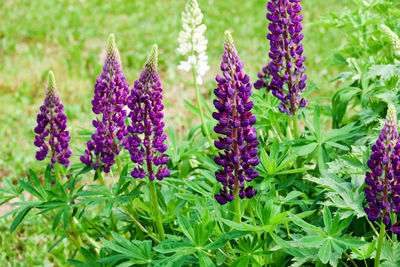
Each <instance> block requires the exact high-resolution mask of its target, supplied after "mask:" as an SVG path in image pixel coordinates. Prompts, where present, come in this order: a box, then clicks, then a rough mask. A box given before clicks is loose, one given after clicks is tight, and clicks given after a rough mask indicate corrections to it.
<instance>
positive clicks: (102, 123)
mask: <svg viewBox="0 0 400 267" xmlns="http://www.w3.org/2000/svg"><path fill="white" fill-rule="evenodd" d="M128 94H129V83H128V82H127V80H126V78H125V74H124V72H123V71H122V66H121V61H120V57H119V52H118V49H117V46H116V44H115V39H114V35H113V34H110V37H109V38H108V43H107V57H106V60H105V63H104V66H103V72H102V73H101V75H100V76H99V77H97V81H96V84H95V85H94V98H93V100H92V110H93V112H94V113H95V114H96V115H98V117H97V118H96V119H95V120H93V126H94V127H95V128H96V131H95V132H94V133H93V134H92V139H91V140H89V141H88V142H87V149H86V150H85V155H83V156H81V161H82V162H83V163H85V164H86V165H87V166H90V165H92V164H93V163H94V169H96V170H97V169H98V168H99V167H100V161H101V162H102V166H101V167H102V170H103V171H104V172H109V171H110V168H111V166H112V165H113V164H114V162H115V159H114V157H115V155H118V154H119V152H120V149H121V147H123V144H124V141H125V136H126V135H127V134H128V131H127V128H126V125H125V118H126V116H127V112H126V110H125V109H124V107H125V105H126V103H127V98H128Z"/></svg>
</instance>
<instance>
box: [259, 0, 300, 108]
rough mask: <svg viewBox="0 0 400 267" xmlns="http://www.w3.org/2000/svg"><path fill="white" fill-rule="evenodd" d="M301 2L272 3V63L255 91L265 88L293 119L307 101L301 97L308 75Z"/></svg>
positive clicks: (263, 73)
mask: <svg viewBox="0 0 400 267" xmlns="http://www.w3.org/2000/svg"><path fill="white" fill-rule="evenodd" d="M300 2H301V0H270V1H269V2H268V4H267V8H268V11H269V12H270V13H267V19H268V20H269V21H270V23H269V26H268V29H269V30H270V33H268V35H267V39H268V40H269V41H270V53H269V57H270V59H271V61H270V62H269V63H268V64H267V65H265V66H264V67H263V69H262V71H260V72H259V73H258V78H259V79H258V80H257V81H256V82H255V83H254V88H256V89H261V88H266V89H267V91H271V92H272V94H273V95H274V96H276V97H277V98H278V99H280V100H281V103H280V105H279V110H280V112H282V113H287V114H288V115H293V114H295V113H296V111H297V110H298V109H299V107H305V106H306V105H307V104H308V101H307V100H306V99H305V98H302V97H301V93H303V92H304V91H305V90H306V80H307V75H304V72H305V70H306V68H305V66H304V64H303V63H304V61H305V60H306V57H305V56H303V44H302V43H301V41H302V40H303V38H304V34H302V33H301V31H302V29H303V26H302V20H303V15H300V11H301V5H300Z"/></svg>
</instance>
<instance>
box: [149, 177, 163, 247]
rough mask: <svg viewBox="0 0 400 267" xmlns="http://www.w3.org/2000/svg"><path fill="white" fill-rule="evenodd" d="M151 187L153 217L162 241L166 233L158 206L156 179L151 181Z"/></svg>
mask: <svg viewBox="0 0 400 267" xmlns="http://www.w3.org/2000/svg"><path fill="white" fill-rule="evenodd" d="M149 189H150V202H151V203H153V204H152V206H153V219H155V223H156V226H157V230H158V237H159V239H160V240H161V241H163V240H164V239H165V235H164V227H163V223H162V219H161V214H160V209H159V207H158V200H157V192H156V187H155V184H154V181H151V180H150V181H149Z"/></svg>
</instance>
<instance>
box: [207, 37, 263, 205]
mask: <svg viewBox="0 0 400 267" xmlns="http://www.w3.org/2000/svg"><path fill="white" fill-rule="evenodd" d="M242 69H243V62H242V61H241V60H240V58H239V56H238V54H237V52H236V49H235V46H234V44H233V39H232V36H231V35H230V33H229V32H225V45H224V54H223V55H222V63H221V70H222V73H223V77H221V76H219V75H217V77H216V80H217V82H218V88H216V89H215V90H214V94H215V96H216V97H217V99H215V100H214V106H215V107H216V109H217V112H214V113H213V118H214V119H216V120H217V121H218V124H217V125H216V126H215V128H214V130H215V132H216V133H217V134H220V135H222V136H220V137H218V141H215V146H216V148H218V149H220V150H222V151H221V152H219V156H218V157H215V158H214V160H215V163H217V164H218V165H220V166H221V167H222V168H221V169H219V170H218V171H216V172H215V176H216V179H217V180H218V181H219V182H220V183H222V185H223V189H221V190H220V192H219V194H215V199H216V200H217V201H218V202H219V203H220V204H222V205H223V204H226V203H227V202H230V201H233V199H234V197H235V196H237V195H238V196H239V197H240V198H245V197H246V198H251V197H253V196H254V195H255V194H256V192H257V190H256V189H253V186H247V187H246V185H245V181H247V182H250V181H252V180H253V179H254V178H256V177H257V176H258V172H257V171H255V169H254V167H255V166H257V165H258V164H259V163H260V160H259V158H258V157H257V153H258V150H257V146H258V141H257V134H256V128H255V127H253V126H252V125H253V124H254V123H255V122H256V117H255V116H254V115H253V113H252V112H251V109H252V108H253V106H254V103H253V101H251V100H250V96H251V87H252V86H251V83H250V77H249V76H248V75H247V74H244V73H243V71H242Z"/></svg>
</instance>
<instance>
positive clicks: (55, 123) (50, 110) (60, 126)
mask: <svg viewBox="0 0 400 267" xmlns="http://www.w3.org/2000/svg"><path fill="white" fill-rule="evenodd" d="M66 128H67V116H66V115H65V114H64V106H63V104H61V102H60V98H59V97H58V95H57V88H56V80H55V78H54V74H53V72H52V71H49V76H48V80H47V88H46V96H45V99H44V104H43V105H42V106H40V113H39V114H38V115H37V126H36V127H35V133H36V134H37V135H36V136H35V142H34V145H35V146H37V147H38V148H39V151H37V152H36V159H37V160H44V159H45V158H46V156H47V154H48V153H49V149H50V153H51V168H52V169H54V163H56V162H58V163H59V164H62V165H64V166H65V167H68V165H69V157H70V156H71V150H69V148H68V143H69V140H70V139H71V138H70V136H69V132H68V131H66ZM47 136H49V138H48V144H47V143H46V138H47Z"/></svg>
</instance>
